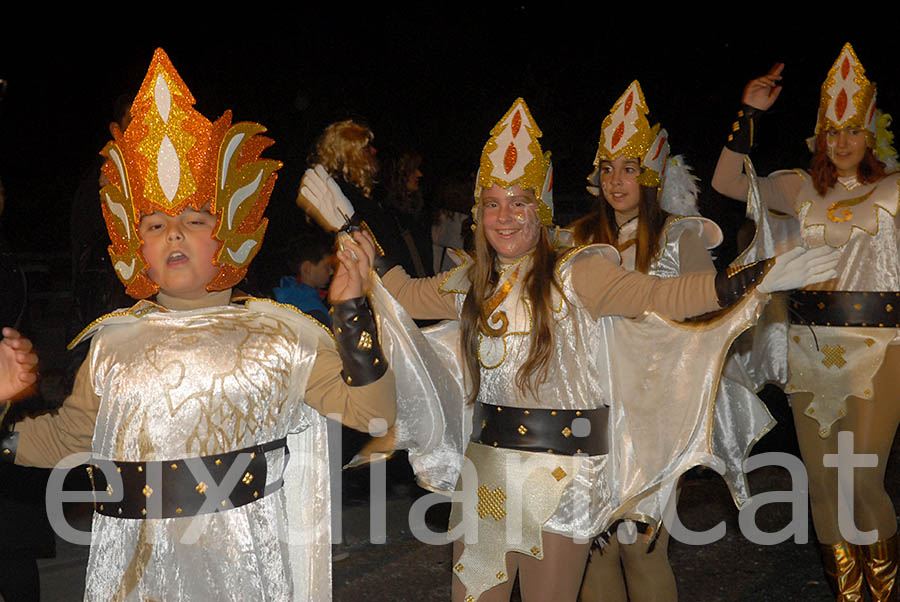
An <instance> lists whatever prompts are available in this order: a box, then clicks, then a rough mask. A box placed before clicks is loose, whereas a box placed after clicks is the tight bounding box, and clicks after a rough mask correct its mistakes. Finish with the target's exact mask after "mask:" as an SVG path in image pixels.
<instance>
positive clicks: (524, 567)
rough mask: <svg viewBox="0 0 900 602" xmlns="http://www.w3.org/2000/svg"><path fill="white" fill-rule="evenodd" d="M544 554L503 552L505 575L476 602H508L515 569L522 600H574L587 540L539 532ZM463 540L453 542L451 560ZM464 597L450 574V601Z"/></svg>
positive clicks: (458, 583)
mask: <svg viewBox="0 0 900 602" xmlns="http://www.w3.org/2000/svg"><path fill="white" fill-rule="evenodd" d="M543 538H544V558H543V559H542V560H537V559H536V558H532V557H531V556H527V555H525V554H520V553H519V552H508V553H507V554H506V574H507V575H509V579H508V580H507V581H506V583H501V584H500V585H498V586H496V587H492V588H491V589H489V590H487V591H486V592H484V593H483V594H481V596H480V597H479V598H478V602H509V596H510V594H511V593H512V587H513V582H514V581H515V579H516V573H518V575H519V590H520V592H521V594H522V602H542V601H544V600H553V601H554V602H575V600H576V598H577V596H578V588H579V586H580V585H581V578H582V577H583V576H584V565H585V563H586V562H587V557H588V552H590V549H591V544H590V543H583V544H581V543H575V542H574V541H573V540H572V539H571V538H569V537H564V536H562V535H557V534H555V533H547V532H546V531H545V532H544V533H543ZM462 552H463V543H462V541H460V540H457V541H455V542H453V564H454V565H455V564H456V561H457V560H458V559H459V557H460V556H462ZM465 598H466V592H465V589H464V588H463V586H462V582H461V581H460V580H459V579H458V578H457V577H456V576H454V577H453V595H452V600H453V602H463V601H464V600H465Z"/></svg>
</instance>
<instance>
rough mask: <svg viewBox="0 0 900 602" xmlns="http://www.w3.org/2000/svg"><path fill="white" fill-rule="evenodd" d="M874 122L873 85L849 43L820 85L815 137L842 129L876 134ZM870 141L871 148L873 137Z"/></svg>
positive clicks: (845, 45)
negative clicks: (864, 130) (863, 130)
mask: <svg viewBox="0 0 900 602" xmlns="http://www.w3.org/2000/svg"><path fill="white" fill-rule="evenodd" d="M876 121H877V120H876V118H875V84H874V83H873V82H870V81H869V80H868V79H867V78H866V70H865V69H863V66H862V63H860V62H859V59H858V58H856V53H855V52H854V51H853V46H851V45H850V43H849V42H848V43H846V44H844V47H843V48H842V49H841V54H840V55H839V56H838V58H837V60H836V61H835V62H834V65H832V67H831V70H830V71H828V76H827V77H826V78H825V81H824V82H823V83H822V96H821V99H820V100H819V114H818V117H817V119H816V134H817V135H818V134H819V132H821V131H822V130H832V129H833V130H840V129H843V128H845V127H859V128H864V129H867V130H869V131H870V132H872V134H875V130H876V126H877V123H876ZM869 140H870V144H869V146H872V145H873V144H874V137H869Z"/></svg>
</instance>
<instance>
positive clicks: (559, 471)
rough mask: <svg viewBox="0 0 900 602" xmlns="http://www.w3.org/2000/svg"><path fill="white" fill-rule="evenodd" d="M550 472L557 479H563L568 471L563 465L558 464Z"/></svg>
mask: <svg viewBox="0 0 900 602" xmlns="http://www.w3.org/2000/svg"><path fill="white" fill-rule="evenodd" d="M550 474H552V475H553V478H554V479H556V480H557V481H562V480H563V479H565V478H566V471H565V470H563V467H562V466H557V467H556V468H555V469H554V470H553V472H551V473H550Z"/></svg>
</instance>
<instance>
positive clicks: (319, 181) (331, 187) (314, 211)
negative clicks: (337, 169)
mask: <svg viewBox="0 0 900 602" xmlns="http://www.w3.org/2000/svg"><path fill="white" fill-rule="evenodd" d="M297 204H298V205H300V207H301V208H302V209H303V210H304V211H306V212H307V213H308V214H309V215H310V217H312V218H313V219H314V220H316V222H317V223H318V224H319V225H320V226H322V227H323V228H324V229H326V230H328V231H330V232H334V231H336V230H340V229H341V228H343V227H344V226H345V225H346V224H347V220H349V219H350V218H351V217H353V214H354V212H355V211H354V209H353V205H351V204H350V201H349V200H348V199H347V197H346V196H344V193H343V191H341V187H340V186H339V185H338V183H337V182H335V181H334V178H332V177H331V176H330V175H329V174H328V172H327V171H326V170H325V168H324V167H322V166H321V165H316V166H315V167H313V168H312V169H307V170H306V171H305V172H303V179H302V180H301V181H300V195H299V196H298V197H297Z"/></svg>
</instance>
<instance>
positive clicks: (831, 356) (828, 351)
mask: <svg viewBox="0 0 900 602" xmlns="http://www.w3.org/2000/svg"><path fill="white" fill-rule="evenodd" d="M845 353H847V350H846V349H844V348H843V347H842V346H841V345H834V346H831V345H825V346H824V347H822V355H824V356H825V358H824V359H823V360H822V365H823V366H825V367H826V368H831V367H832V366H835V367H837V368H838V369H840V368H843V367H844V364H846V363H847V360H845V359H844V354H845Z"/></svg>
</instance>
